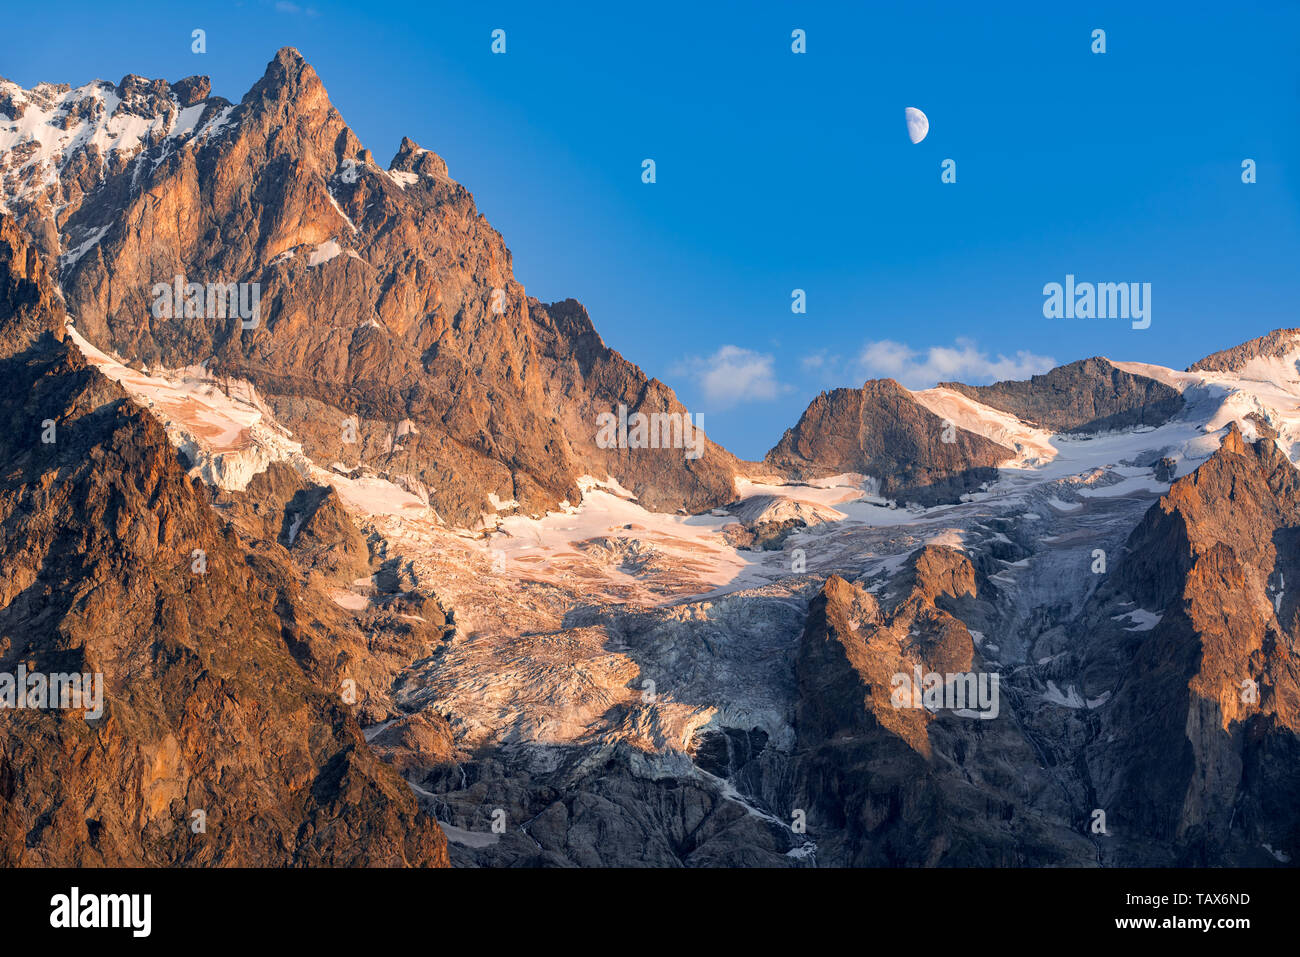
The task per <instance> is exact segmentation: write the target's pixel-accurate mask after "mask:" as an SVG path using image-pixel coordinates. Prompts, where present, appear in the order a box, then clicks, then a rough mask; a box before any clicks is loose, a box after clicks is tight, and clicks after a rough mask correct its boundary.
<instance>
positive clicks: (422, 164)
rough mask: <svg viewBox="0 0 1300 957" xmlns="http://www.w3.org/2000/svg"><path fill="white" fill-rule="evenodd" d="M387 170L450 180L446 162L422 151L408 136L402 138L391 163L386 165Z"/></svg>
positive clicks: (424, 150)
mask: <svg viewBox="0 0 1300 957" xmlns="http://www.w3.org/2000/svg"><path fill="white" fill-rule="evenodd" d="M388 169H389V171H390V172H397V173H417V174H419V175H422V176H432V177H434V178H435V179H450V175H449V174H448V172H447V161H446V160H444V159H443V158H442V157H441V156H439V155H438V154H437V153H434V152H432V151H430V150H426V149H424V148H423V147H421V146H420V144H418V143H416V142H415V140H413V139H411V138H410V137H409V136H403V137H402V143H401V145H400V146H399V147H398V148H397V154H396V155H395V156H394V157H393V161H392V162H391V163H389V164H388Z"/></svg>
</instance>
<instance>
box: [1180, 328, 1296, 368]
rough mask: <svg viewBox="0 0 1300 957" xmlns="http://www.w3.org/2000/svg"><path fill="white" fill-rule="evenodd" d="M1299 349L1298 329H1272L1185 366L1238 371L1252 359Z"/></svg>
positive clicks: (1274, 356)
mask: <svg viewBox="0 0 1300 957" xmlns="http://www.w3.org/2000/svg"><path fill="white" fill-rule="evenodd" d="M1297 351H1300V329H1274V330H1273V331H1272V332H1270V333H1268V334H1267V335H1263V336H1260V337H1259V338H1257V339H1250V340H1248V341H1246V342H1243V343H1242V344H1241V345H1238V346H1233V347H1232V348H1231V349H1223V350H1220V351H1219V352H1212V353H1210V354H1209V355H1208V356H1206V357H1205V358H1203V359H1201V360H1200V361H1198V362H1194V363H1192V364H1191V365H1190V366H1188V367H1187V371H1188V372H1240V371H1242V369H1244V368H1245V366H1246V363H1248V362H1250V361H1251V360H1252V359H1281V358H1284V357H1285V356H1288V355H1290V354H1291V353H1294V352H1297Z"/></svg>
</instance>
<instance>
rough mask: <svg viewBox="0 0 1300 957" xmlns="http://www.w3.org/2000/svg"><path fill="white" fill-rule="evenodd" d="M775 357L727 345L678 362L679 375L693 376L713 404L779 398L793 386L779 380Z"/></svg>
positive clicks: (721, 404) (723, 405)
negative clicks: (711, 352) (709, 353)
mask: <svg viewBox="0 0 1300 957" xmlns="http://www.w3.org/2000/svg"><path fill="white" fill-rule="evenodd" d="M774 362H775V360H774V359H773V357H772V356H770V355H768V354H766V353H762V352H754V351H752V350H750V349H742V348H741V347H740V346H732V345H726V346H723V347H722V348H721V349H719V350H718V351H717V352H715V353H713V355H711V356H707V357H704V356H694V357H692V358H689V359H684V360H682V361H681V362H679V363H678V364H677V366H676V367H675V368H674V370H673V372H674V374H676V375H686V376H690V377H691V378H692V379H694V380H695V381H696V382H698V383H699V385H700V388H701V389H703V390H704V397H705V398H706V399H707V400H708V401H709V403H710V404H712V405H714V406H716V407H719V408H726V407H728V406H732V405H735V404H736V403H738V402H764V401H767V400H769V399H775V398H776V397H777V396H778V395H780V394H781V393H783V392H787V391H789V386H786V385H782V384H781V383H779V382H777V381H776V373H775V372H774V371H773V364H774Z"/></svg>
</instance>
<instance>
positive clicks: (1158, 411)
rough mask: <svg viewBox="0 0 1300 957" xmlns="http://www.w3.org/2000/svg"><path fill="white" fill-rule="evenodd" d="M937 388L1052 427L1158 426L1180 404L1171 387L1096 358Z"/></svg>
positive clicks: (1060, 429)
mask: <svg viewBox="0 0 1300 957" xmlns="http://www.w3.org/2000/svg"><path fill="white" fill-rule="evenodd" d="M939 387H940V388H944V389H951V390H953V391H954V392H960V393H961V394H963V395H965V396H969V397H970V398H972V399H974V400H975V401H976V402H982V403H983V404H984V405H987V406H991V407H992V408H994V409H1000V410H1001V411H1003V412H1010V413H1011V414H1012V415H1014V416H1017V417H1018V418H1021V419H1024V420H1025V421H1026V422H1031V423H1033V424H1034V425H1038V426H1041V427H1042V428H1045V429H1051V430H1052V431H1053V432H1085V433H1086V432H1105V431H1109V430H1113V429H1126V428H1132V427H1133V426H1135V425H1149V426H1158V425H1163V424H1164V423H1165V422H1168V421H1169V420H1170V419H1171V418H1173V417H1174V416H1175V415H1177V414H1178V412H1179V410H1180V409H1182V407H1183V398H1182V396H1181V395H1180V394H1179V393H1178V391H1177V390H1176V389H1173V388H1171V387H1170V386H1167V385H1165V384H1164V383H1163V382H1157V381H1156V380H1155V379H1148V378H1146V377H1145V376H1139V375H1134V374H1133V373H1131V372H1126V371H1124V370H1123V369H1119V368H1116V367H1115V366H1114V365H1112V364H1111V363H1110V362H1109V361H1107V360H1106V359H1103V358H1100V357H1094V358H1091V359H1080V360H1079V361H1078V362H1071V363H1070V364H1069V365H1064V366H1058V367H1057V368H1055V369H1053V370H1052V371H1050V372H1046V373H1044V374H1043V375H1036V376H1033V377H1032V378H1030V379H1029V380H1027V381H1007V382H996V383H994V384H993V385H977V386H971V385H963V384H962V383H960V382H941V383H940V384H939Z"/></svg>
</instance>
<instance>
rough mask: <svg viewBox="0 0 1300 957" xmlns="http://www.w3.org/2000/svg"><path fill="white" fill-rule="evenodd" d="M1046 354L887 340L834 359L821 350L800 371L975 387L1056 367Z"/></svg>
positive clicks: (919, 385)
mask: <svg viewBox="0 0 1300 957" xmlns="http://www.w3.org/2000/svg"><path fill="white" fill-rule="evenodd" d="M1056 364H1057V363H1056V360H1055V359H1053V358H1052V357H1051V356H1040V355H1037V354H1035V353H1033V352H1030V351H1028V350H1027V349H1020V350H1018V351H1017V352H1016V354H1015V355H1013V356H1007V355H1003V354H1002V353H998V354H997V355H990V354H989V353H988V352H987V351H985V350H983V349H981V348H980V347H979V346H978V344H977V343H976V342H975V341H974V340H972V339H964V338H963V339H956V340H954V342H953V344H952V345H950V346H931V347H930V348H929V349H925V350H919V349H913V348H912V347H911V346H909V345H907V344H906V343H903V342H896V341H894V340H893V339H879V340H876V341H873V342H868V343H866V344H865V345H864V346H863V347H862V349H861V351H859V352H858V354H857V356H856V357H855V358H853V359H849V360H843V361H842V360H839V359H838V358H836V357H834V356H828V355H827V353H826V352H825V351H821V352H815V353H812V354H810V355H806V356H804V357H803V359H802V365H803V369H804V371H805V372H807V373H810V374H813V375H817V376H818V377H819V378H821V379H827V380H829V379H837V380H841V381H842V380H843V378H845V377H846V376H848V377H852V378H854V379H858V378H862V379H884V378H889V379H897V380H898V381H899V382H901V383H902V384H903V385H905V386H907V387H908V388H909V389H928V388H930V387H931V386H933V385H934V384H935V383H938V382H965V383H967V384H971V385H979V384H983V383H987V382H996V381H998V380H1000V379H1028V378H1029V377H1030V376H1032V375H1038V374H1040V373H1043V372H1046V371H1048V370H1049V369H1051V368H1053V367H1054V366H1055V365H1056Z"/></svg>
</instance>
